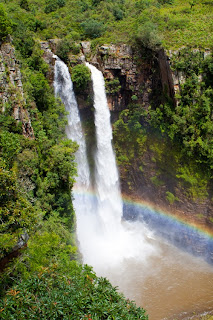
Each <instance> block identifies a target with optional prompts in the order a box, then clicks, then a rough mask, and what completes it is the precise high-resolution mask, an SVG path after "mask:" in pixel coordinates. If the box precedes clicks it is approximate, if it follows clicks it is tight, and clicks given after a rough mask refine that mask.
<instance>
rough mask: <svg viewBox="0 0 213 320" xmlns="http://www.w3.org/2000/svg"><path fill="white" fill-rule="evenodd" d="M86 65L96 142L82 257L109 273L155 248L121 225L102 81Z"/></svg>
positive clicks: (143, 234)
mask: <svg viewBox="0 0 213 320" xmlns="http://www.w3.org/2000/svg"><path fill="white" fill-rule="evenodd" d="M86 65H87V66H88V68H89V69H90V71H91V75H92V81H93V91H94V109H95V128H96V140H97V151H96V154H95V166H96V175H95V181H96V195H97V209H96V214H95V219H96V221H98V228H96V229H94V228H93V226H90V227H91V229H90V228H89V230H90V231H92V232H91V234H92V236H91V235H90V237H88V238H89V239H88V238H87V244H86V247H85V248H83V256H84V261H85V262H86V263H89V264H91V265H92V266H93V267H94V269H95V270H96V271H97V272H99V271H101V273H103V270H104V269H105V270H107V269H108V270H109V269H110V268H111V267H113V268H114V267H115V266H116V267H118V268H120V267H121V264H122V262H123V261H124V260H128V259H135V258H136V259H139V260H146V259H148V256H150V255H151V254H152V253H153V251H155V250H156V248H154V247H153V246H152V245H151V244H150V242H149V240H148V236H147V234H148V233H149V232H148V230H147V231H146V232H141V233H139V232H138V233H135V226H134V224H133V223H128V222H122V213H123V212H122V200H121V193H120V186H119V174H118V170H117V166H116V161H115V155H114V152H113V148H112V128H111V123H110V111H109V108H108V105H107V98H106V93H105V84H104V78H103V75H102V73H101V72H100V71H99V70H98V69H97V68H95V67H94V66H92V65H90V64H89V63H87V64H86ZM133 226H134V227H133ZM96 227H97V225H96ZM144 229H145V227H144ZM145 238H146V239H145Z"/></svg>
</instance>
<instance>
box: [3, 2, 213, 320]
mask: <svg viewBox="0 0 213 320" xmlns="http://www.w3.org/2000/svg"><path fill="white" fill-rule="evenodd" d="M212 18H213V16H212V2H211V1H205V0H200V1H194V0H192V1H184V0H148V1H147V0H117V1H113V0H66V1H65V0H57V1H55V0H0V41H6V39H7V36H8V34H11V35H12V38H13V44H14V45H15V48H16V50H17V51H16V52H17V55H18V57H19V59H20V60H21V67H22V75H23V86H24V92H25V98H26V103H25V101H24V99H23V98H22V97H20V96H19V95H18V93H17V92H16V93H17V94H16V96H14V95H12V94H11V97H10V99H9V101H8V103H7V104H6V106H5V111H4V113H1V114H0V202H1V208H0V217H1V227H0V248H1V252H0V258H3V257H5V256H6V255H8V254H9V253H11V252H12V251H13V249H14V247H15V245H16V244H17V242H18V241H19V240H20V237H21V236H22V235H23V234H27V235H28V236H29V241H28V245H27V248H25V249H24V250H23V252H22V255H21V256H19V257H18V258H17V259H14V260H13V261H10V263H9V264H8V265H7V268H6V269H5V270H4V272H3V273H2V274H1V277H0V285H1V288H2V292H1V295H2V297H4V300H3V301H2V302H1V304H0V317H3V318H5V319H6V318H8V319H9V318H11V319H12V318H19V319H33V318H34V319H36V318H38V316H39V317H40V318H51V319H53V318H64V319H69V318H71V317H73V319H77V318H79V319H80V318H82V319H90V318H91V319H115V318H116V319H147V316H146V315H145V313H144V310H143V309H137V308H136V307H135V305H134V304H133V303H131V302H129V301H125V299H124V298H123V297H122V296H121V295H120V294H118V293H117V292H116V290H115V288H112V287H111V285H110V284H109V283H108V281H107V280H106V279H102V278H97V277H96V276H95V274H94V273H93V272H92V271H91V269H90V268H89V267H87V266H85V267H82V266H81V265H80V264H78V263H77V262H76V261H75V260H76V259H77V256H78V254H77V250H76V247H75V239H74V235H73V233H74V229H75V217H74V210H73V207H72V196H71V191H72V186H73V183H74V179H75V175H76V165H75V162H74V154H75V152H76V150H77V145H76V144H75V143H74V142H72V141H69V140H67V139H66V137H65V134H64V131H65V125H66V112H65V110H64V107H63V105H62V104H61V102H60V101H59V100H55V97H54V93H53V89H52V88H51V87H50V86H49V83H48V81H47V79H46V76H47V73H48V66H47V65H46V64H45V62H44V61H43V58H42V54H43V52H42V51H41V49H40V44H39V40H47V39H51V38H58V39H60V40H59V41H58V45H57V49H56V53H57V55H58V56H59V57H60V58H61V59H62V60H63V61H65V62H67V63H70V60H71V59H70V60H69V58H70V56H73V55H74V56H76V58H75V59H73V60H75V63H74V64H76V61H77V59H78V54H79V53H80V44H79V42H80V41H81V40H91V42H92V48H93V49H95V48H96V46H97V45H102V44H105V43H128V44H131V45H132V47H133V49H134V52H135V56H136V58H137V56H139V55H140V53H141V52H145V51H144V50H143V49H144V48H145V49H146V52H148V54H150V53H152V54H153V53H154V52H155V50H158V49H159V48H161V47H162V46H163V47H164V48H166V49H177V48H180V47H182V46H184V49H183V50H181V51H180V52H178V53H177V52H176V53H175V52H174V54H173V56H172V57H171V63H172V68H174V70H178V71H179V72H182V73H183V74H184V75H185V81H183V83H182V84H181V90H180V92H178V95H177V96H176V98H177V100H178V103H177V105H176V106H175V105H174V104H173V103H172V102H171V101H170V100H169V99H168V97H165V101H166V102H165V103H164V104H162V105H160V106H156V105H155V104H154V103H152V104H151V105H150V107H149V109H148V110H146V111H145V110H144V107H143V106H141V105H139V103H138V101H139V98H140V97H139V95H136V94H135V93H134V92H132V97H131V100H132V104H131V105H129V106H127V108H126V110H124V111H122V112H121V114H120V117H119V119H118V120H117V121H116V122H115V123H114V141H115V149H116V154H117V160H118V165H119V166H120V172H121V178H122V179H123V180H125V181H126V184H127V186H128V188H129V190H132V189H133V188H134V186H135V185H136V183H135V181H134V180H137V179H138V180H139V181H140V179H145V180H146V181H149V183H150V184H151V185H152V186H153V188H156V190H157V189H160V187H162V189H163V187H165V186H167V181H166V178H165V172H167V174H168V175H169V177H170V184H169V187H168V188H164V197H165V199H166V200H167V201H168V203H169V204H171V205H172V204H174V203H176V202H178V201H179V199H178V197H177V196H176V193H175V190H176V187H178V188H179V189H181V190H182V192H183V194H185V195H186V196H187V197H189V198H191V199H192V200H200V201H203V200H204V199H205V198H206V197H207V196H208V192H209V186H210V181H212V176H213V175H212V173H213V145H212V144H213V125H212V104H213V90H212V85H213V80H212V79H213V58H212V55H209V56H208V57H206V58H205V59H204V51H203V50H204V49H205V48H210V49H211V47H212V43H213V33H212V20H213V19H212ZM186 46H187V47H186ZM191 48H199V49H200V50H192V49H191ZM147 49H148V50H147ZM140 57H141V55H140ZM143 58H144V57H143ZM70 64H71V63H70ZM69 67H70V65H69ZM70 70H71V76H72V80H73V83H74V87H75V90H76V92H77V93H81V92H83V91H86V89H87V88H88V85H89V82H90V79H91V77H90V72H89V69H88V68H87V67H85V66H84V65H82V64H79V65H75V66H74V67H72V68H70ZM7 72H8V71H7V66H6V74H7ZM7 76H8V75H7ZM120 88H121V84H120V81H119V79H118V78H115V79H114V80H108V81H107V82H106V90H107V92H108V93H110V94H116V93H117V92H118V91H119V90H120ZM2 89H3V88H2V87H1V90H2ZM10 90H11V92H15V91H16V89H15V87H13V86H11V87H10ZM165 95H166V93H165ZM14 105H19V106H21V107H22V108H26V109H27V110H28V111H29V113H30V118H31V122H32V126H33V130H34V138H33V139H28V138H25V137H23V135H22V126H21V123H17V121H15V120H14V118H13V116H12V113H13V107H14ZM0 107H1V109H2V105H0ZM147 155H148V156H147ZM149 156H150V158H149ZM147 158H148V160H147ZM148 166H150V169H151V170H150V172H151V173H150V175H147V173H146V172H147V170H146V169H147V167H148ZM137 170H138V171H137ZM134 171H135V172H137V173H138V177H135V175H134ZM136 178H137V179H136ZM210 219H211V218H210Z"/></svg>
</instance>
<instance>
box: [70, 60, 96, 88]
mask: <svg viewBox="0 0 213 320" xmlns="http://www.w3.org/2000/svg"><path fill="white" fill-rule="evenodd" d="M71 78H72V82H73V85H74V87H75V91H76V92H83V91H85V90H86V89H87V87H88V84H89V81H90V80H91V75H90V70H89V68H88V67H86V66H85V65H83V64H78V65H76V66H75V67H73V68H72V73H71Z"/></svg>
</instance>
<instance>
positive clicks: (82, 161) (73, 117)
mask: <svg viewBox="0 0 213 320" xmlns="http://www.w3.org/2000/svg"><path fill="white" fill-rule="evenodd" d="M55 58H56V61H55V77H54V89H55V96H59V97H60V98H61V101H62V102H63V104H64V106H65V109H66V111H67V112H68V116H67V117H68V124H67V126H66V134H67V137H68V138H69V139H72V140H73V141H75V142H77V143H78V145H79V148H78V150H77V152H76V153H75V160H76V163H77V172H78V176H77V178H76V182H75V184H74V187H73V197H74V200H73V205H74V208H75V213H76V223H77V238H78V239H79V247H80V251H82V249H81V248H82V247H84V246H85V245H84V239H85V238H84V235H85V227H86V226H87V225H88V224H89V223H91V216H92V214H91V213H92V212H94V204H93V203H94V202H93V199H91V198H88V197H87V193H88V191H89V188H90V173H89V165H88V161H87V155H86V143H85V138H84V134H83V130H82V126H81V119H80V115H79V110H78V105H77V101H76V98H75V94H74V91H73V84H72V80H71V77H70V74H69V69H68V68H67V66H66V65H65V64H64V62H62V61H61V60H60V59H59V58H58V57H57V56H55ZM94 225H95V222H94ZM81 239H83V240H82V241H81Z"/></svg>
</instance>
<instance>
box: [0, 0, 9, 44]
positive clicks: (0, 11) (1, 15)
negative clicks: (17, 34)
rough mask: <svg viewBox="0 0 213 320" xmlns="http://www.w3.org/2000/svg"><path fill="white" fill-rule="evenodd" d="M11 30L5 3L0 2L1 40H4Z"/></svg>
mask: <svg viewBox="0 0 213 320" xmlns="http://www.w3.org/2000/svg"><path fill="white" fill-rule="evenodd" d="M11 32H12V29H11V22H10V20H9V19H8V17H7V14H6V12H5V9H4V7H3V5H2V4H0V41H4V40H5V39H6V37H7V35H8V34H10V33H11Z"/></svg>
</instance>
